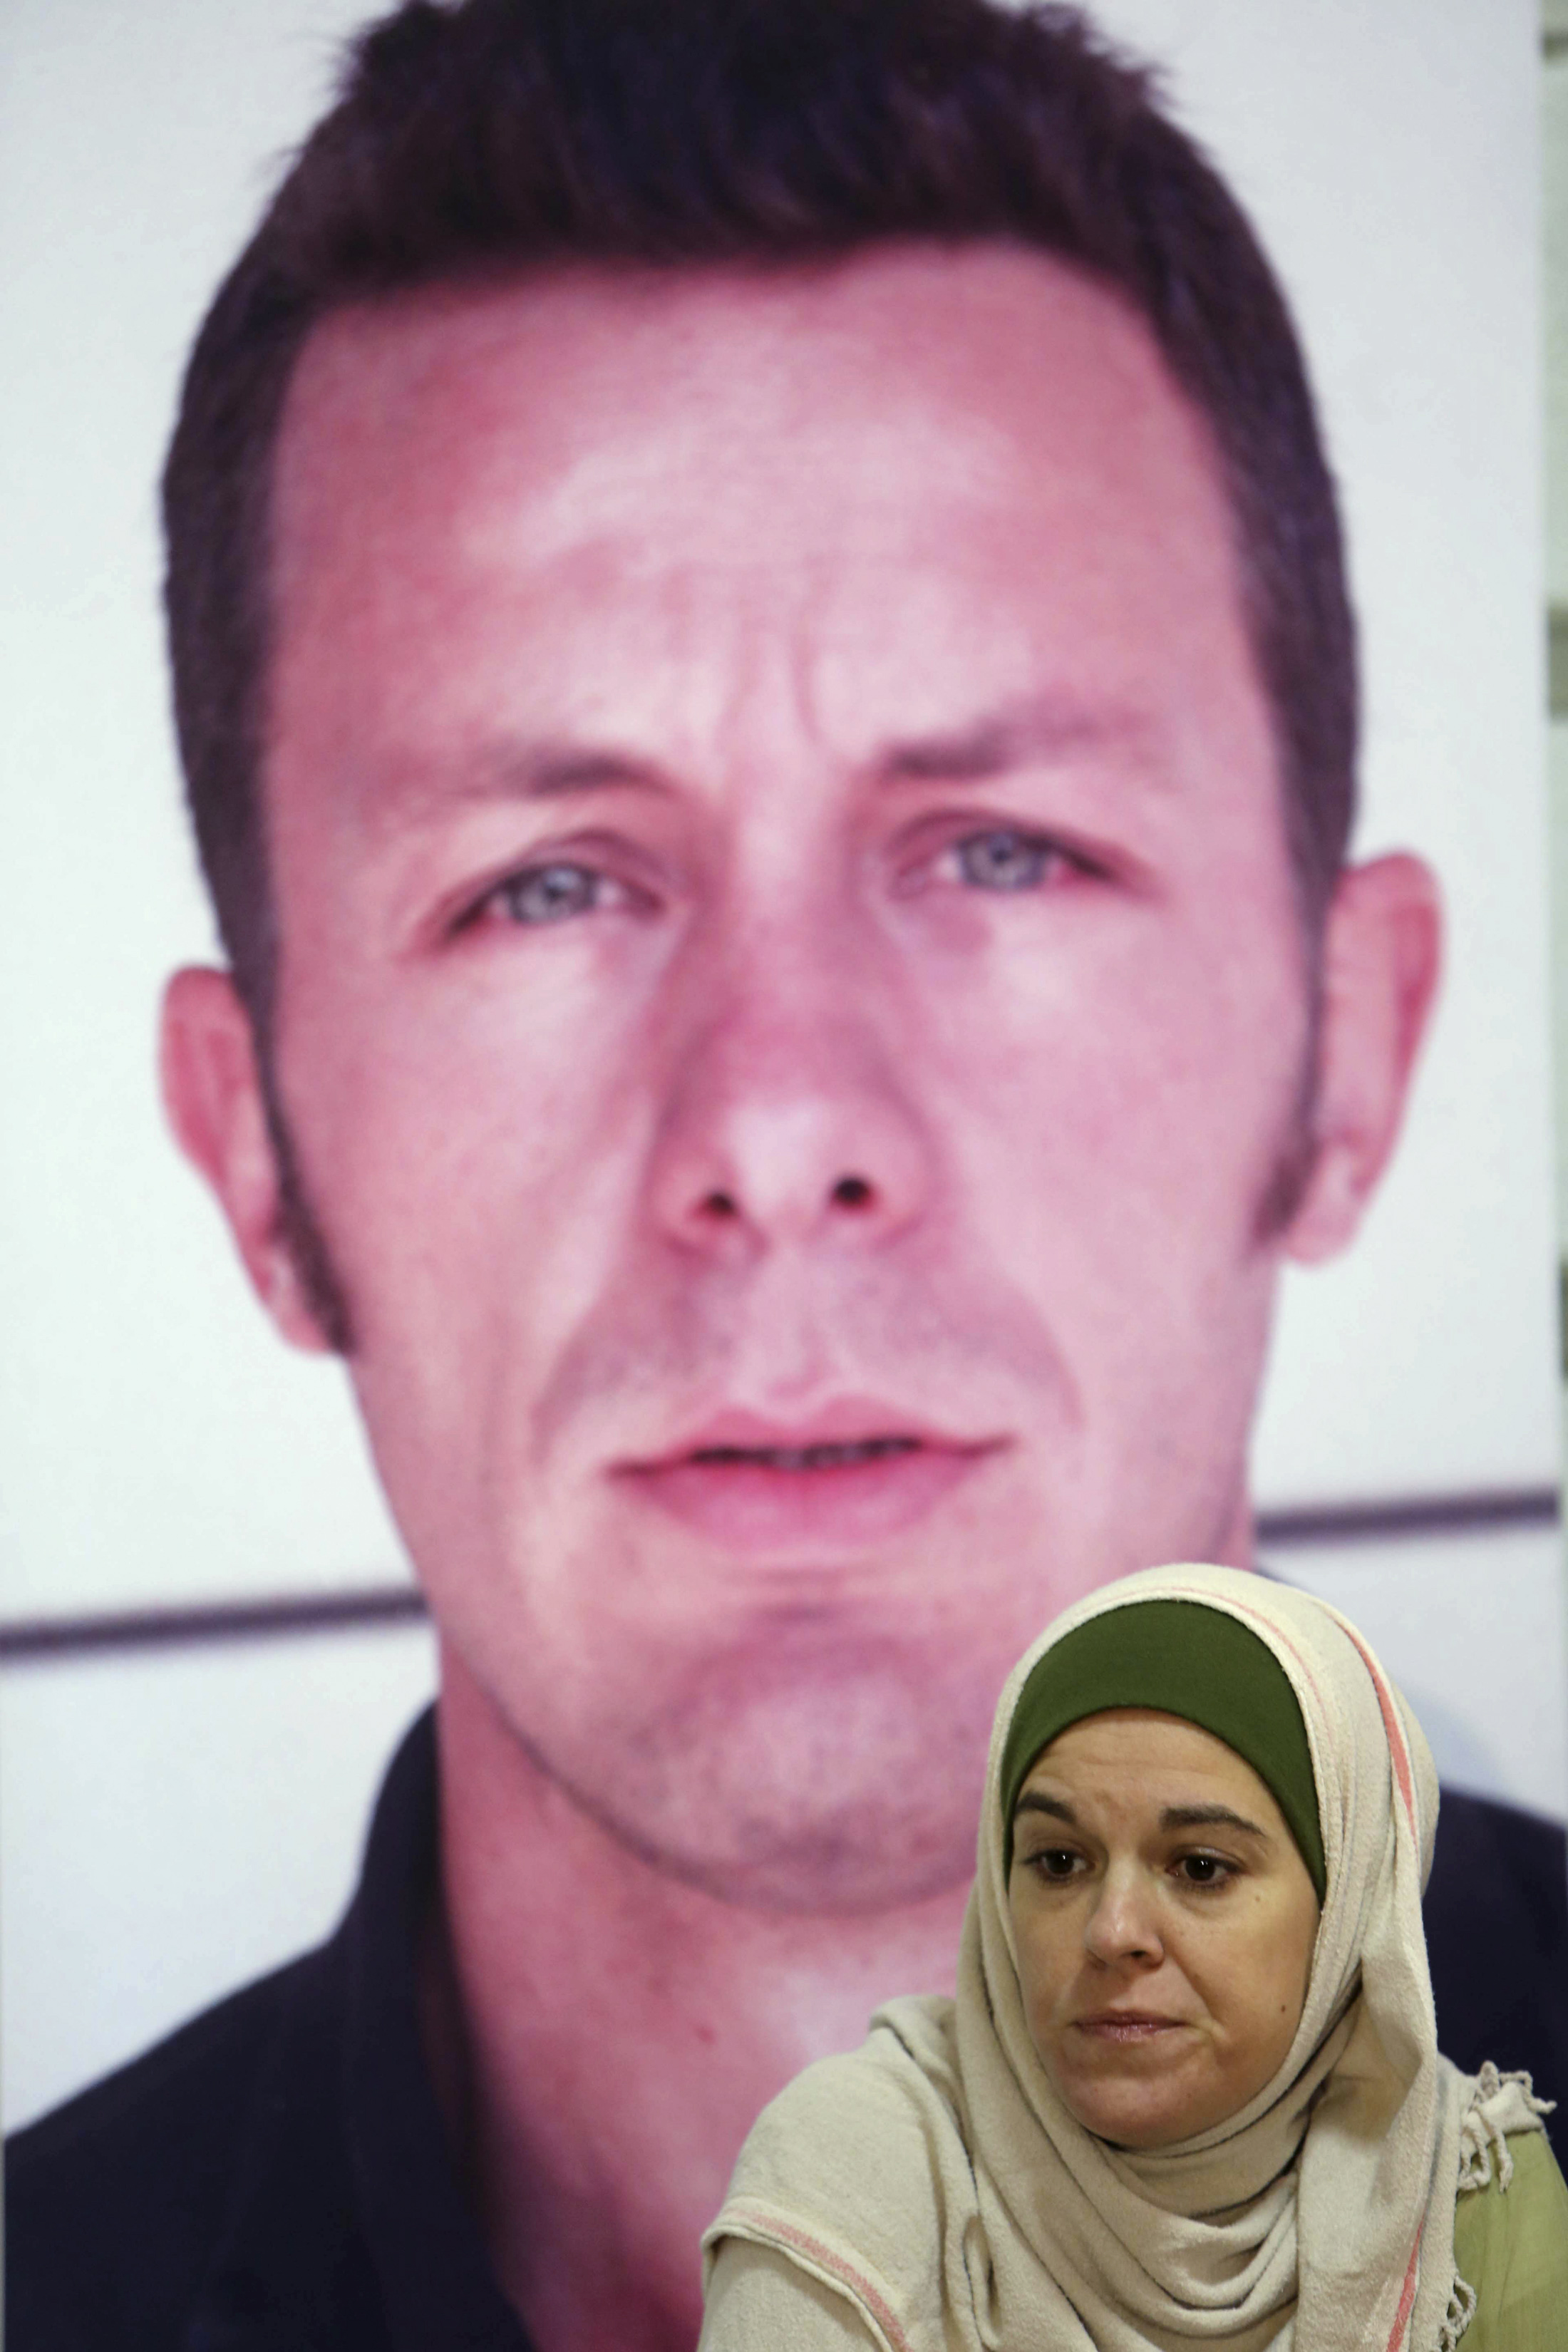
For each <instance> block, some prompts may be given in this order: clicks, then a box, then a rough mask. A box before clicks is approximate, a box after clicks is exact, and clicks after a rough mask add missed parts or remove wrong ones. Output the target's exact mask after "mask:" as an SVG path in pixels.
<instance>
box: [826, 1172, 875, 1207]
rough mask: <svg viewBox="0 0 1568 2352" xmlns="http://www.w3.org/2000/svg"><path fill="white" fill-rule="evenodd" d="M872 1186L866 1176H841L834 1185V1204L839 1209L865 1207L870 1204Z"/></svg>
mask: <svg viewBox="0 0 1568 2352" xmlns="http://www.w3.org/2000/svg"><path fill="white" fill-rule="evenodd" d="M870 1200H871V1187H870V1186H869V1184H868V1183H867V1181H866V1179H865V1178H864V1176H841V1177H840V1178H839V1179H838V1181H837V1184H835V1186H834V1187H833V1204H834V1206H835V1208H838V1209H864V1208H867V1207H868V1206H869V1205H870Z"/></svg>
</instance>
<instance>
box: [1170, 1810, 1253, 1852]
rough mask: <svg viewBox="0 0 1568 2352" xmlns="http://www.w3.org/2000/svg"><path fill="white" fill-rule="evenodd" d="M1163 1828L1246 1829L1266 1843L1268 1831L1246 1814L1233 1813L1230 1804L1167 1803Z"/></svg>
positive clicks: (1250, 1834)
mask: <svg viewBox="0 0 1568 2352" xmlns="http://www.w3.org/2000/svg"><path fill="white" fill-rule="evenodd" d="M1160 1827H1161V1828H1162V1829H1163V1830H1201V1829H1211V1828H1212V1829H1227V1830H1245V1831H1246V1832H1247V1836H1248V1837H1255V1838H1261V1839H1262V1840H1263V1842H1264V1843H1265V1844H1267V1843H1268V1831H1267V1830H1266V1829H1261V1828H1260V1827H1259V1826H1258V1822H1249V1821H1248V1820H1247V1818H1246V1816H1245V1814H1242V1813H1233V1812H1232V1811H1231V1809H1230V1807H1229V1806H1228V1805H1167V1806H1166V1808H1165V1810H1164V1811H1163V1813H1162V1814H1161V1816H1160Z"/></svg>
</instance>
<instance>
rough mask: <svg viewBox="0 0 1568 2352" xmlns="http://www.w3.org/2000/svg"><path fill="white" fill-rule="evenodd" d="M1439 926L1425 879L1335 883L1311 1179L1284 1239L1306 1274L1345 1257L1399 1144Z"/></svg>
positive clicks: (1386, 876) (1380, 870) (1432, 889)
mask: <svg viewBox="0 0 1568 2352" xmlns="http://www.w3.org/2000/svg"><path fill="white" fill-rule="evenodd" d="M1442 932H1443V919H1442V909H1441V904H1440V901H1439V898H1438V894H1437V885H1436V878H1435V877H1434V876H1433V874H1432V871H1431V868H1430V867H1429V866H1424V865H1423V864H1422V862H1421V860H1420V859H1419V858H1418V857H1410V856H1403V855H1401V856H1390V857H1374V858H1373V859H1372V860H1371V861H1370V862H1369V863H1368V864H1367V865H1365V866H1349V867H1347V868H1346V870H1345V872H1344V873H1343V874H1342V875H1341V877H1340V879H1339V882H1338V885H1337V887H1336V888H1335V891H1334V896H1333V900H1332V903H1331V907H1330V909H1329V917H1328V922H1327V925H1326V928H1325V931H1324V937H1323V950H1322V958H1323V961H1322V977H1321V1005H1320V1016H1319V1018H1320V1026H1319V1035H1318V1084H1317V1094H1316V1098H1315V1100H1314V1102H1313V1105H1312V1109H1311V1114H1310V1130H1311V1140H1312V1159H1311V1173H1310V1176H1309V1178H1308V1181H1307V1187H1306V1191H1305V1192H1304V1193H1303V1195H1302V1198H1301V1203H1300V1207H1299V1208H1298V1210H1297V1212H1296V1213H1295V1215H1294V1216H1293V1217H1292V1219H1291V1221H1290V1223H1289V1226H1288V1228H1287V1229H1286V1233H1285V1237H1284V1238H1285V1250H1286V1254H1287V1255H1288V1256H1290V1257H1293V1258H1299V1259H1300V1260H1301V1261H1302V1262H1303V1263H1304V1264H1309V1265H1310V1264H1311V1263H1313V1262H1314V1261H1315V1260H1317V1259H1320V1258H1326V1257H1332V1256H1333V1255H1334V1254H1335V1252H1336V1251H1338V1250H1342V1249H1343V1248H1344V1246H1345V1244H1346V1243H1347V1242H1349V1241H1350V1240H1351V1238H1352V1235H1353V1234H1354V1233H1355V1230H1356V1227H1357V1226H1358V1225H1359V1224H1360V1223H1361V1220H1362V1215H1363V1212H1364V1210H1365V1208H1366V1204H1367V1202H1368V1201H1369V1200H1370V1199H1371V1197H1372V1194H1373V1191H1374V1189H1375V1187H1376V1184H1377V1180H1378V1178H1379V1177H1380V1176H1381V1175H1382V1173H1383V1171H1384V1167H1385V1165H1386V1164H1387V1160H1388V1157H1389V1154H1390V1153H1391V1152H1392V1150H1394V1143H1395V1141H1396V1140H1397V1139H1398V1135H1399V1129H1400V1122H1401V1120H1402V1119H1403V1118H1404V1116H1405V1101H1406V1098H1407V1097H1408V1095H1409V1091H1410V1079H1411V1074H1412V1072H1413V1071H1414V1068H1415V1056H1416V1053H1417V1051H1418V1049H1419V1047H1420V1044H1421V1040H1422V1037H1423V1035H1424V1034H1425V1033H1426V1021H1427V1016H1428V1014H1429V1013H1430V1012H1431V1009H1432V1000H1433V998H1434V996H1435V994H1436V987H1437V971H1438V965H1439V961H1440V959H1441V950H1442Z"/></svg>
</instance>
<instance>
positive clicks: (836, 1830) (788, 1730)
mask: <svg viewBox="0 0 1568 2352" xmlns="http://www.w3.org/2000/svg"><path fill="white" fill-rule="evenodd" d="M921 1663H922V1662H921V1661H918V1660H915V1659H911V1658H910V1657H907V1656H897V1657H892V1656H883V1657H882V1658H880V1659H878V1660H875V1661H872V1660H867V1659H862V1660H860V1661H858V1662H852V1661H849V1660H847V1659H845V1658H842V1657H841V1658H838V1659H837V1660H835V1661H834V1664H833V1668H832V1671H831V1672H830V1673H827V1674H825V1673H824V1672H823V1670H822V1666H821V1664H820V1663H819V1664H817V1666H816V1668H815V1669H814V1670H813V1669H805V1670H801V1669H800V1668H799V1667H798V1666H797V1669H796V1671H795V1672H794V1673H791V1672H790V1671H789V1669H788V1663H787V1661H784V1662H781V1661H779V1660H777V1659H774V1660H772V1661H765V1662H764V1661H754V1662H752V1664H751V1666H750V1670H749V1671H742V1668H741V1667H740V1664H739V1662H737V1663H736V1671H735V1673H734V1674H733V1675H712V1674H710V1675H705V1676H704V1678H703V1681H702V1683H701V1685H700V1686H699V1687H697V1688H696V1689H689V1690H688V1691H687V1692H685V1693H684V1694H683V1695H682V1696H681V1699H680V1702H679V1704H678V1705H674V1706H669V1707H668V1709H667V1710H665V1711H663V1712H661V1713H660V1714H658V1715H657V1716H654V1717H645V1718H644V1719H643V1720H642V1721H641V1722H640V1723H637V1724H629V1725H627V1726H626V1727H625V1728H624V1729H623V1730H622V1731H621V1732H620V1733H619V1735H618V1736H617V1735H616V1734H615V1733H613V1732H611V1731H610V1730H609V1728H608V1727H601V1737H600V1738H598V1739H597V1740H596V1741H595V1743H594V1746H593V1748H592V1751H591V1753H585V1752H584V1749H583V1748H582V1746H581V1744H580V1742H579V1741H578V1740H576V1739H574V1740H572V1741H571V1742H570V1749H571V1752H570V1753H563V1752H562V1750H561V1749H559V1748H558V1749H556V1752H555V1753H554V1754H553V1755H552V1754H550V1753H548V1752H545V1751H544V1750H542V1748H541V1746H538V1745H535V1744H534V1743H533V1742H530V1745H531V1746H533V1747H534V1753H535V1755H536V1757H538V1759H539V1760H540V1761H542V1763H543V1764H544V1766H545V1769H547V1770H548V1771H550V1773H551V1775H552V1778H553V1779H555V1780H557V1782H558V1783H559V1784H561V1785H562V1786H563V1787H564V1788H565V1790H567V1792H568V1793H569V1794H570V1795H571V1796H572V1797H573V1798H574V1801H576V1803H577V1804H578V1805H579V1806H581V1807H582V1809H583V1810H584V1811H586V1812H588V1813H589V1814H591V1815H592V1816H593V1817H594V1818H595V1820H596V1821H597V1822H599V1824H600V1825H601V1827H602V1828H604V1829H605V1830H607V1831H608V1832H610V1833H611V1834H612V1835H613V1836H614V1837H615V1838H616V1840H617V1841H618V1842H619V1843H621V1844H623V1845H625V1846H626V1847H628V1848H629V1849H630V1850H631V1851H632V1852H634V1853H637V1855H638V1856H639V1857H640V1858H641V1859H642V1860H643V1861H645V1862H647V1863H648V1864H651V1865H652V1866H653V1867H654V1868H655V1869H657V1870H658V1871H660V1872H661V1873H663V1874H666V1875H667V1876H669V1877H672V1878H675V1879H678V1880H679V1881H681V1882H682V1883H683V1884H685V1885H689V1886H692V1887H695V1888H698V1889H700V1891H702V1892H703V1893H705V1894H707V1895H712V1896H714V1897H716V1898H717V1899H718V1900H720V1901H721V1902H725V1903H731V1904H735V1905H738V1906H743V1907H745V1908H748V1909H752V1910H761V1911H773V1912H792V1913H801V1914H805V1913H819V1912H837V1913H853V1912H865V1911H879V1910H886V1909H889V1908H901V1907H903V1906H907V1905H912V1904H917V1903H921V1902H923V1901H926V1900H928V1899H930V1898H931V1897H933V1896H935V1895H941V1894H942V1893H943V1892H944V1891H947V1890H949V1889H951V1888H952V1887H954V1886H958V1885H964V1884H966V1883H967V1881H968V1880H969V1878H970V1877H971V1876H972V1875H973V1869H974V1842H975V1824H976V1822H977V1820H978V1818H979V1808H980V1797H981V1790H982V1786H983V1782H984V1763H985V1749H986V1740H987V1737H988V1734H989V1730H990V1722H991V1713H992V1707H993V1704H994V1688H993V1686H992V1682H991V1677H990V1676H989V1675H982V1676H979V1677H976V1681H975V1686H974V1687H973V1689H971V1690H967V1691H963V1690H960V1689H957V1688H955V1687H954V1683H953V1680H952V1675H951V1671H949V1672H948V1673H946V1674H943V1673H942V1672H941V1671H931V1672H929V1673H923V1674H922V1673H921V1672H920V1671H919V1670H918V1669H919V1666H920V1664H921ZM923 1663H924V1664H927V1665H930V1664H931V1662H930V1661H925V1662H923Z"/></svg>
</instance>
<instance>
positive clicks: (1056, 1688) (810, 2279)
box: [702, 1568, 1568, 2352]
mask: <svg viewBox="0 0 1568 2352" xmlns="http://www.w3.org/2000/svg"><path fill="white" fill-rule="evenodd" d="M1436 1809H1437V1788H1436V1774H1435V1772H1434V1770H1433V1767H1432V1760H1431V1758H1430V1755H1429V1754H1428V1751H1427V1748H1426V1740H1425V1739H1424V1738H1423V1737H1422V1734H1421V1731H1420V1728H1419V1727H1418V1726H1417V1725H1416V1723H1415V1719H1414V1717H1412V1716H1411V1714H1410V1713H1409V1710H1408V1709H1407V1708H1406V1707H1405V1703H1404V1701H1403V1700H1402V1699H1401V1697H1400V1696H1399V1694H1398V1693H1397V1691H1395V1689H1394V1686H1393V1685H1392V1684H1391V1683H1390V1682H1389V1680H1388V1678H1387V1676H1386V1675H1384V1672H1383V1670H1382V1668H1381V1666H1380V1665H1379V1664H1378V1663H1377V1661H1376V1659H1375V1658H1374V1657H1373V1654H1372V1653H1371V1651H1370V1650H1369V1649H1368V1648H1367V1646H1366V1644H1365V1643H1364V1642H1363V1640H1362V1639H1361V1637H1360V1635H1359V1634H1358V1633H1356V1632H1355V1631H1354V1629H1353V1627H1352V1626H1351V1625H1350V1624H1349V1623H1348V1622H1346V1620H1345V1619H1343V1618H1342V1617H1341V1616H1340V1615H1339V1614H1338V1612H1336V1611H1334V1610H1332V1609H1331V1608H1329V1607H1328V1606H1327V1605H1326V1604H1325V1603H1323V1602H1321V1601H1317V1600H1315V1599H1313V1598H1312V1597H1311V1596H1310V1595H1309V1594H1306V1593H1302V1592H1296V1591H1290V1590H1289V1589H1288V1588H1285V1587H1282V1586H1279V1585H1274V1584H1270V1583H1268V1582H1266V1581H1264V1580H1261V1579H1259V1578H1257V1577H1253V1576H1248V1575H1246V1574H1243V1573H1241V1572H1239V1571H1237V1570H1231V1569H1213V1568H1173V1569H1159V1570H1151V1571H1149V1572H1148V1573H1146V1574H1143V1575H1141V1576H1134V1577H1129V1578H1127V1579H1125V1580H1123V1581H1121V1583H1118V1584H1113V1585H1110V1586H1107V1587H1106V1588H1104V1589H1103V1590H1102V1591H1100V1592H1097V1593H1096V1594H1094V1595H1093V1596H1092V1597H1091V1598H1090V1599H1089V1600H1088V1601H1083V1602H1080V1603H1079V1605H1078V1606H1077V1607H1075V1608H1073V1609H1071V1610H1069V1611H1068V1612H1067V1613H1066V1614H1065V1615H1064V1616H1062V1617H1061V1618H1059V1619H1058V1621H1057V1622H1056V1624H1055V1625H1054V1626H1052V1627H1051V1628H1050V1629H1049V1630H1048V1631H1047V1633H1045V1634H1044V1635H1043V1636H1042V1638H1041V1639H1040V1641H1039V1642H1038V1643H1036V1644H1035V1646H1034V1648H1033V1649H1031V1650H1030V1651H1029V1653H1028V1654H1026V1657H1025V1658H1024V1659H1023V1660H1022V1661H1021V1663H1020V1664H1019V1665H1018V1666H1017V1667H1016V1670H1015V1672H1014V1674H1013V1675H1012V1676H1011V1678H1010V1679H1009V1682H1008V1684H1007V1687H1006V1689H1005V1691H1004V1693H1003V1695H1002V1700H1001V1704H1000V1706H999V1708H998V1710H997V1716H996V1726H995V1730H994V1734H993V1738H992V1744H991V1758H990V1765H989V1769H988V1772H987V1778H986V1790H985V1801H984V1811H983V1814H982V1821H981V1831H980V1850H979V1866H978V1873H977V1876H976V1881H975V1886H974V1893H973V1897H972V1899H971V1902H970V1906H969V1912H968V1916H967V1918H966V1921H965V1925H964V1931H963V1942H962V1946H961V1948H960V1955H959V1966H958V1991H957V1997H956V1999H955V2000H938V1999H906V2000H894V2001H890V2002H889V2003H888V2005H887V2006H886V2007H885V2008H884V2009H882V2010H880V2011H879V2012H878V2014H877V2016H876V2017H875V2018H874V2019H873V2020H872V2026H871V2032H870V2037H869V2039H868V2041H867V2042H866V2043H865V2044H864V2045H863V2047H862V2048H861V2049H860V2050H858V2051H857V2052H855V2053H853V2054H851V2055H849V2056H847V2057H843V2058H830V2059H826V2060H824V2061H822V2062H821V2063H819V2064H817V2065H816V2066H813V2067H809V2068H808V2069H807V2070H806V2072H805V2074H803V2075H801V2076H800V2077H799V2078H798V2079H797V2080H796V2081H795V2083H793V2084H790V2086H789V2087H788V2088H787V2089H786V2090H785V2091H784V2093H783V2094H782V2095H781V2096H780V2097H779V2098H778V2099H776V2100H774V2102H773V2105H771V2106H770V2107H768V2108H767V2109H766V2110H765V2112H764V2113H763V2116H761V2118H760V2119H759V2121H758V2123H757V2125H756V2126H755V2128H754V2129H753V2131H752V2135H751V2137H750V2138H749V2139H748V2140H747V2142H746V2145H745V2147H744V2148H743V2149H742V2155H741V2158H740V2162H739V2163H738V2165H737V2166H736V2168H735V2175H734V2179H733V2180H732V2181H731V2187H730V2192H729V2195H728V2197H727V2198H726V2200H725V2203H724V2206H723V2210H721V2213H720V2215H719V2218H718V2220H717V2221H715V2222H714V2224H713V2226H712V2228H711V2230H710V2231H709V2232H708V2235H707V2238H706V2240H705V2241H704V2247H705V2259H706V2262H707V2264H708V2307H707V2318H706V2321H705V2324H704V2327H703V2333H702V2347H703V2352H742V2347H743V2352H774V2347H778V2352H784V2347H788V2352H829V2347H832V2352H865V2347H866V2346H867V2345H868V2344H874V2345H877V2346H879V2347H882V2352H981V2347H984V2352H1035V2347H1039V2352H1089V2347H1093V2352H1144V2347H1150V2346H1154V2347H1160V2352H1179V2347H1189V2346H1190V2347H1226V2352H1265V2347H1289V2352H1352V2347H1353V2352H1362V2347H1373V2352H1454V2347H1457V2346H1458V2343H1459V2341H1460V2338H1461V2337H1464V2338H1465V2340H1466V2352H1549V2347H1559V2352H1561V2347H1563V2345H1565V2344H1568V2189H1565V2188H1564V2185H1563V2176H1562V2174H1561V2173H1560V2172H1559V2171H1558V2169H1557V2168H1556V2165H1555V2163H1554V2162H1553V2160H1552V2152H1551V2149H1550V2147H1549V2146H1548V2144H1547V2142H1546V2139H1545V2137H1544V2136H1543V2134H1542V2127H1541V2115H1542V2103H1540V2102H1538V2101H1537V2100H1536V2099H1535V2098H1534V2097H1533V2096H1532V2095H1531V2087H1530V2083H1529V2078H1528V2077H1527V2076H1524V2075H1518V2074H1514V2075H1509V2074H1502V2075H1500V2074H1498V2072H1497V2070H1496V2069H1495V2067H1492V2066H1488V2067H1486V2068H1484V2069H1483V2070H1482V2073H1481V2074H1480V2076H1479V2077H1474V2076H1469V2075H1464V2074H1459V2073H1458V2070H1457V2069H1456V2068H1455V2067H1453V2066H1451V2065H1450V2064H1449V2063H1448V2062H1447V2059H1445V2058H1442V2057H1440V2056H1439V2054H1438V2051H1437V2039H1436V2024H1435V2021H1434V2017H1433V2009H1432V1993H1431V1986H1430V1982H1429V1979H1428V1976H1427V1970H1426V1946H1425V1943H1424V1940H1423V1937H1422V1930H1421V1909H1420V1904H1421V1889H1422V1885H1423V1884H1424V1882H1425V1879H1426V1872H1427V1870H1428V1868H1429V1866H1430V1863H1431V1853H1432V1839H1433V1832H1434V1829H1435V1827H1436ZM1506 1958H1507V1956H1506V1955H1505V1954H1500V1955H1499V1964H1500V1966H1506Z"/></svg>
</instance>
